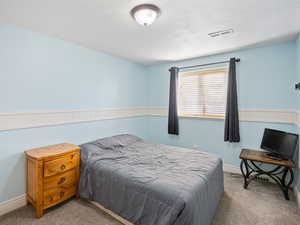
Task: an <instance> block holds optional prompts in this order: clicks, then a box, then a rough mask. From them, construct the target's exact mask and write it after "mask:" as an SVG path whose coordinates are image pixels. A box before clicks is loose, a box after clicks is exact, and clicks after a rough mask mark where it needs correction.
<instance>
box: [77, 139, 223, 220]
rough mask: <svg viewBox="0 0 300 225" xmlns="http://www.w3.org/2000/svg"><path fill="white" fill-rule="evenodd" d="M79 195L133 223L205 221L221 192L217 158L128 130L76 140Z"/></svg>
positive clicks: (219, 164) (216, 203)
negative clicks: (78, 143) (145, 138)
mask: <svg viewBox="0 0 300 225" xmlns="http://www.w3.org/2000/svg"><path fill="white" fill-rule="evenodd" d="M80 147H81V177H80V184H79V192H80V196H81V197H82V198H84V199H87V200H90V201H94V202H97V203H99V204H100V205H101V206H102V207H104V208H105V209H107V210H109V211H112V212H113V213H115V214H117V215H118V216H120V217H121V218H123V219H125V220H127V221H130V222H131V223H132V224H135V225H171V224H172V225H210V224H211V223H212V220H213V217H214V215H215V212H216V209H217V207H218V204H219V201H220V199H221V198H222V195H223V192H224V183H223V182H224V181H223V169H222V160H221V159H220V158H219V157H217V156H215V155H213V154H208V153H204V152H201V151H198V150H192V149H186V148H179V147H173V146H168V145H161V144H153V143H148V142H145V141H143V140H142V139H140V138H138V137H136V136H133V135H118V136H113V137H108V138H102V139H98V140H96V141H93V142H89V143H86V144H82V145H81V146H80Z"/></svg>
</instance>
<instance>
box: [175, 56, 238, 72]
mask: <svg viewBox="0 0 300 225" xmlns="http://www.w3.org/2000/svg"><path fill="white" fill-rule="evenodd" d="M235 61H236V62H239V61H241V59H240V58H236V59H235ZM229 62H230V61H229V60H226V61H220V62H213V63H206V64H201V65H194V66H184V67H179V68H178V69H180V70H182V69H190V68H194V67H200V66H210V65H215V64H221V63H229Z"/></svg>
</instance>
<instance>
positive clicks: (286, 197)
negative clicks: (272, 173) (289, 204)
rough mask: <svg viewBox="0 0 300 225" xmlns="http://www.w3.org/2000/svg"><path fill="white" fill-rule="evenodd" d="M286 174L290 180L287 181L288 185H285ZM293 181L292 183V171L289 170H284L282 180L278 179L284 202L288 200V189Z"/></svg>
mask: <svg viewBox="0 0 300 225" xmlns="http://www.w3.org/2000/svg"><path fill="white" fill-rule="evenodd" d="M288 173H290V180H289V181H288V183H286V178H287V174H288ZM293 181H294V173H293V170H292V169H291V168H285V169H284V172H283V175H282V178H281V179H280V182H281V190H282V192H283V194H284V197H285V199H286V200H290V198H289V189H290V186H291V184H292V183H293Z"/></svg>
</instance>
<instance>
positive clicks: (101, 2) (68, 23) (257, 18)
mask: <svg viewBox="0 0 300 225" xmlns="http://www.w3.org/2000/svg"><path fill="white" fill-rule="evenodd" d="M141 3H154V4H156V5H157V6H159V7H160V8H161V10H162V14H161V16H160V18H159V19H158V20H157V21H156V22H155V23H154V24H153V25H152V26H150V27H146V28H145V27H142V26H140V25H138V24H137V23H135V22H134V21H133V19H132V18H131V17H130V15H129V11H130V9H131V8H133V7H134V6H135V5H137V4H141ZM0 23H8V24H15V25H17V26H21V27H25V28H28V29H31V30H33V31H36V32H41V33H43V34H47V35H50V36H53V37H58V38H62V39H64V40H67V41H71V42H75V43H78V44H81V45H83V46H85V47H88V48H93V49H96V50H99V51H104V52H107V53H110V54H113V55H117V56H121V57H124V58H127V59H130V60H132V61H136V62H139V63H143V64H153V63H158V62H164V61H173V60H180V59H186V58H193V57H197V56H203V55H209V54H214V53H220V52H224V51H228V50H234V49H238V48H242V47H246V46H251V45H255V44H257V43H261V42H263V43H268V42H278V41H283V40H291V39H293V38H295V35H296V34H297V33H298V32H299V31H300V0H226V1H225V0H149V1H144V0H0ZM228 28H233V29H234V31H235V32H234V33H233V34H231V35H225V36H221V37H217V38H210V37H208V35H207V34H208V33H211V32H214V31H218V30H222V29H228Z"/></svg>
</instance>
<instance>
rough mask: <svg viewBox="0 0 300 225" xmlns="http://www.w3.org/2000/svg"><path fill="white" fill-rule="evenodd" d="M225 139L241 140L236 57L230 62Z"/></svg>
mask: <svg viewBox="0 0 300 225" xmlns="http://www.w3.org/2000/svg"><path fill="white" fill-rule="evenodd" d="M224 141H229V142H240V128H239V110H238V98H237V84H236V69H235V58H231V59H230V62H229V72H228V89H227V103H226V116H225V131H224Z"/></svg>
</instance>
